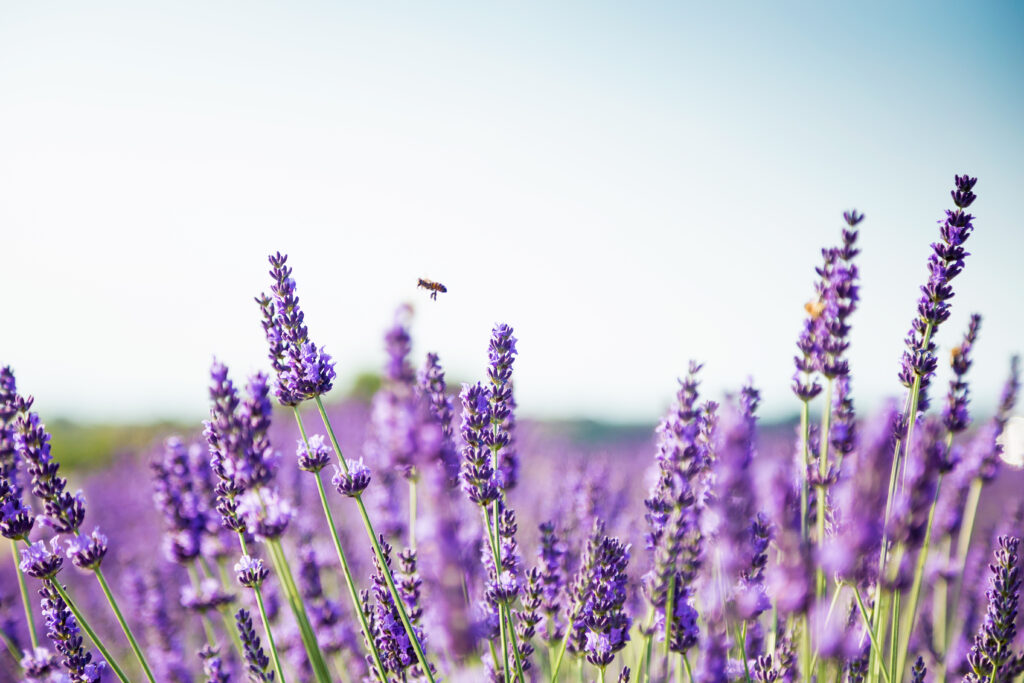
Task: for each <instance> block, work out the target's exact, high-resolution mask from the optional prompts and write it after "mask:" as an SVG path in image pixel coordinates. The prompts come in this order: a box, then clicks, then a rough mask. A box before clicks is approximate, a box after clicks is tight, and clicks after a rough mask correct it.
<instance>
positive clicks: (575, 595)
mask: <svg viewBox="0 0 1024 683" xmlns="http://www.w3.org/2000/svg"><path fill="white" fill-rule="evenodd" d="M628 564H629V546H628V545H625V544H623V543H622V542H621V541H619V539H617V538H612V537H610V536H608V535H606V534H605V525H604V523H603V522H601V521H600V520H595V521H594V528H593V530H592V531H591V534H590V538H589V540H588V542H587V547H586V550H585V551H584V555H583V559H582V560H581V562H580V567H579V569H578V570H577V572H576V575H575V576H574V577H573V582H572V589H571V593H572V599H573V604H572V614H573V615H574V619H573V621H572V623H571V638H570V640H569V651H570V652H572V653H574V654H585V655H586V657H587V660H588V661H589V662H590V663H592V664H594V665H595V666H598V667H605V666H608V664H610V663H611V662H612V660H613V659H614V657H615V654H616V653H617V652H619V651H620V650H622V649H623V648H624V647H626V643H627V642H628V641H629V629H630V626H631V625H632V619H631V618H630V617H629V616H628V615H627V614H626V612H625V609H624V605H625V601H626V583H627V577H626V567H627V565H628Z"/></svg>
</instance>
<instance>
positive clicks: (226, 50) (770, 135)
mask: <svg viewBox="0 0 1024 683" xmlns="http://www.w3.org/2000/svg"><path fill="white" fill-rule="evenodd" d="M556 5H557V6H556ZM821 5H828V7H825V6H817V5H811V4H808V3H792V4H790V3H757V2H751V3H700V4H699V5H695V6H693V7H685V6H683V5H681V4H676V3H672V4H664V5H663V4H658V3H643V2H641V3H598V2H579V3H529V2H524V3H514V4H513V5H508V4H493V5H492V4H490V3H458V4H453V3H440V4H438V3H390V2H386V3H363V4H361V5H355V4H349V3H341V2H293V3H262V2H245V3H237V4H231V3H221V2H209V3H172V2H147V3H135V2H123V3H118V2H102V1H100V2H90V3H56V2H54V3H50V2H33V3H13V2H11V3H3V4H0V268H2V271H0V277H2V283H3V296H2V306H3V312H2V315H0V363H7V364H11V365H13V366H14V368H15V370H16V372H17V375H18V379H19V384H20V386H21V387H22V388H23V389H24V390H25V391H28V392H30V393H33V394H35V395H36V397H37V401H38V405H39V407H40V408H41V409H42V410H43V412H44V414H49V415H51V416H53V415H67V416H72V417H77V418H83V419H104V420H106V419H146V418H150V417H154V416H175V417H184V418H195V417H199V416H201V415H202V414H203V413H204V412H205V411H206V402H205V386H206V371H207V368H208V365H209V362H210V359H211V356H213V355H214V354H216V355H217V356H218V357H219V358H221V359H223V360H224V361H226V362H228V363H229V365H231V366H232V367H233V368H234V369H235V371H236V372H237V373H238V374H239V375H241V374H242V373H247V372H250V371H252V370H255V369H258V368H264V367H265V365H266V363H265V358H264V354H265V349H264V341H263V339H262V336H261V330H260V327H259V313H258V310H257V307H256V306H255V304H254V303H253V302H252V297H253V296H254V295H256V294H258V293H259V292H260V291H261V290H263V289H264V288H266V287H267V284H268V278H267V276H266V268H267V265H266V260H265V259H266V255H267V254H268V253H269V252H272V251H275V250H281V251H286V252H288V253H289V254H291V261H290V262H291V263H292V265H293V266H294V267H295V274H296V279H297V282H298V286H299V293H300V296H301V298H302V301H303V303H304V307H305V310H306V314H307V321H308V322H309V325H310V329H311V332H312V335H313V337H314V339H315V340H316V341H317V342H318V343H320V344H324V345H326V346H327V348H328V350H329V351H330V352H331V353H333V354H334V355H335V356H336V358H337V359H338V361H339V364H338V367H339V372H340V375H341V380H340V383H339V384H340V385H341V386H345V385H346V384H348V383H349V382H350V381H351V379H352V378H353V377H354V375H355V374H356V373H357V372H359V371H363V370H367V369H374V368H377V367H379V366H380V365H381V363H382V361H383V350H382V342H381V335H382V333H383V330H384V328H385V327H386V325H387V324H388V322H389V321H390V319H391V316H392V312H393V310H394V309H395V307H396V306H397V305H398V304H399V303H401V302H403V301H412V302H413V303H414V305H415V308H416V317H415V324H414V336H415V342H416V349H415V352H416V354H417V358H421V357H422V354H423V353H424V352H425V351H427V350H436V351H437V352H439V353H440V354H441V357H442V361H443V362H444V363H445V365H446V366H447V367H448V368H449V371H450V373H451V375H452V376H454V377H457V378H460V379H469V378H477V377H480V376H482V373H483V368H484V364H485V362H486V344H487V338H488V334H489V331H490V328H491V326H492V324H493V323H495V322H496V321H504V322H508V323H510V324H511V325H513V326H514V327H515V329H516V333H517V336H518V337H519V340H520V343H519V349H520V352H521V355H520V358H519V361H518V362H517V366H516V381H517V391H518V399H519V403H520V405H521V406H522V410H523V411H524V412H525V413H527V414H530V415H534V416H540V415H552V416H592V417H597V418H609V419H617V420H635V419H643V420H653V419H654V418H656V417H657V415H658V414H659V413H660V412H661V411H662V409H663V408H664V407H665V406H666V405H667V404H668V402H669V401H670V399H671V396H672V394H673V392H674V390H675V387H676V383H675V378H676V376H678V375H679V374H680V373H682V372H684V371H685V367H686V361H687V359H689V358H691V357H693V358H699V359H702V360H703V361H705V362H706V364H707V369H706V375H705V376H706V387H707V388H708V390H709V391H712V392H716V391H721V390H725V389H727V388H734V387H736V386H737V385H738V383H739V382H741V381H742V380H743V379H744V378H745V377H747V376H748V375H752V376H753V377H754V379H755V381H756V382H757V383H758V384H759V385H760V386H761V387H762V389H763V391H764V394H765V397H766V413H767V414H769V415H781V414H785V413H787V412H789V411H792V410H794V409H795V406H794V401H793V399H792V398H791V395H790V394H789V390H788V384H789V377H790V375H791V372H792V362H791V359H792V355H793V349H794V347H793V341H794V338H795V335H796V333H797V331H798V328H799V324H800V319H801V316H802V314H803V311H802V306H803V304H804V302H805V301H806V300H807V299H808V298H810V295H811V286H812V280H813V270H812V269H813V267H814V265H815V264H816V263H817V260H818V250H819V248H820V247H821V246H823V245H825V244H828V243H832V242H834V241H835V239H836V238H837V236H838V232H839V227H840V223H841V213H842V211H843V210H844V209H847V208H850V207H857V208H858V209H860V210H862V211H863V212H865V213H866V214H867V220H866V221H865V222H864V224H863V235H862V248H863V253H862V257H861V269H862V276H863V289H862V297H863V298H862V307H861V309H860V311H858V313H857V314H856V317H855V319H854V325H855V327H854V334H853V343H854V347H853V352H852V355H851V358H852V361H851V362H852V366H853V369H854V387H855V391H856V396H857V399H858V401H859V403H860V405H861V406H867V405H870V404H871V403H872V402H874V401H876V400H877V399H879V398H880V397H881V396H884V395H890V394H896V393H898V392H899V390H900V388H899V386H898V384H897V382H896V379H895V373H896V369H897V363H898V358H899V354H900V349H901V342H902V338H903V335H904V333H905V332H906V329H907V327H908V325H909V323H910V320H911V317H912V315H913V311H914V302H915V298H916V296H917V289H916V288H917V286H918V284H919V283H920V282H921V281H923V279H924V277H925V266H924V263H925V259H926V257H927V254H928V244H929V242H930V241H932V240H934V239H936V237H937V226H936V220H937V219H939V218H940V217H941V216H942V212H943V210H944V209H945V208H947V207H948V206H949V205H950V201H949V194H948V192H949V189H950V187H951V183H952V178H953V175H954V173H963V172H965V171H966V172H969V173H971V174H973V175H977V176H979V177H980V181H979V184H978V187H977V193H978V195H979V199H978V201H977V202H976V204H975V207H974V210H975V213H976V215H977V217H978V218H977V221H976V225H977V232H976V234H975V236H974V237H973V238H972V239H971V241H970V243H969V244H970V251H971V252H972V256H971V257H970V259H969V261H968V265H967V269H966V271H965V272H964V274H963V275H962V276H961V277H960V278H959V279H958V280H957V281H956V289H957V296H956V299H955V308H954V311H955V312H954V316H953V318H952V319H951V321H950V323H949V324H948V325H947V326H946V327H945V328H944V330H943V332H942V333H941V334H940V336H939V338H938V342H939V344H940V346H941V347H942V348H943V349H944V350H945V349H948V348H949V347H950V346H952V345H953V344H954V343H955V341H956V337H957V336H959V334H960V333H961V330H962V329H963V326H964V324H965V321H966V318H967V315H968V313H969V312H972V311H979V312H981V313H982V314H983V315H984V316H985V320H984V323H983V329H982V332H981V337H980V341H979V344H978V346H977V351H978V357H977V361H976V365H975V370H974V371H973V376H974V378H975V385H974V386H975V391H976V396H977V401H978V403H979V404H980V405H982V406H983V407H984V406H990V405H991V404H992V402H993V396H994V394H996V393H997V392H998V387H999V384H1000V382H1001V381H1002V378H1003V376H1004V374H1005V368H1006V365H1007V362H1008V358H1009V356H1010V354H1011V353H1013V352H1014V351H1018V350H1021V349H1022V348H1024V324H1022V319H1021V314H1022V310H1024V306H1022V298H1021V291H1022V285H1024V275H1022V270H1021V267H1020V259H1021V254H1022V253H1024V233H1022V230H1021V222H1020V221H1021V215H1022V212H1021V204H1020V200H1021V198H1022V192H1021V188H1022V187H1024V161H1022V159H1024V126H1022V125H1021V121H1022V120H1024V41H1021V40H1020V35H1021V34H1022V33H1024V10H1022V9H1021V7H1022V6H1021V5H1020V4H1017V3H1005V4H1002V5H1000V4H999V3H986V4H985V9H982V8H981V5H977V6H970V5H967V6H965V5H963V3H957V4H953V3H928V4H927V9H924V7H925V6H924V5H922V6H921V7H914V6H913V5H905V6H901V7H899V8H897V7H892V6H890V4H889V3H884V4H883V3H879V4H874V3H868V4H862V3H856V4H853V5H849V6H843V7H840V6H838V4H835V3H822V4H821ZM712 6H713V7H712ZM417 277H430V278H434V279H438V280H440V281H442V282H444V283H445V284H446V285H447V286H448V288H449V293H448V294H446V295H442V296H441V297H440V298H439V300H438V301H437V302H436V303H435V302H432V301H430V300H429V299H428V298H427V297H426V294H425V293H423V292H421V291H416V290H415V289H414V285H415V283H416V278H417ZM943 358H945V354H944V353H943ZM940 391H942V387H941V385H939V386H937V388H936V393H938V392H940Z"/></svg>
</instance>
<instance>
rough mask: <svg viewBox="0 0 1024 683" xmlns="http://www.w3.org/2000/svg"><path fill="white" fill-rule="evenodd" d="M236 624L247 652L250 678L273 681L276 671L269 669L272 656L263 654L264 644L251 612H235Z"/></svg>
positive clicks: (258, 682) (257, 681)
mask: <svg viewBox="0 0 1024 683" xmlns="http://www.w3.org/2000/svg"><path fill="white" fill-rule="evenodd" d="M235 624H237V625H238V635H239V637H240V638H241V639H242V649H243V651H244V652H245V664H246V667H247V669H248V671H249V680H250V681H251V682H252V683H272V681H273V680H274V672H273V671H272V670H268V669H269V667H270V658H269V657H267V656H266V655H265V654H263V646H262V645H261V644H260V637H259V636H258V635H257V634H256V630H255V629H254V628H253V626H252V617H250V616H249V612H247V611H246V610H244V609H240V610H238V611H237V612H236V613H235Z"/></svg>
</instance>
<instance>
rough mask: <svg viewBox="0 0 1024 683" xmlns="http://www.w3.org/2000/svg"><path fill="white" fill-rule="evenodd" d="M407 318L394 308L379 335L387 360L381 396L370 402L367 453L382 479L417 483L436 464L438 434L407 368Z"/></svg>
mask: <svg viewBox="0 0 1024 683" xmlns="http://www.w3.org/2000/svg"><path fill="white" fill-rule="evenodd" d="M409 314H410V309H409V308H408V307H407V306H403V307H401V308H399V309H398V311H397V312H396V314H395V322H394V324H393V325H392V327H391V328H390V329H389V330H388V331H387V333H386V334H385V336H384V341H385V348H386V350H387V357H388V360H387V362H386V364H385V366H384V375H383V378H382V384H381V388H380V391H378V392H377V393H376V394H375V395H374V397H373V405H372V408H371V413H370V436H369V439H368V442H367V445H366V454H367V457H368V458H369V459H370V460H371V461H372V462H374V463H379V465H380V466H381V467H383V472H382V477H383V478H390V477H391V475H392V473H395V474H398V475H401V476H402V477H405V478H406V479H410V480H417V479H419V477H420V474H421V473H422V472H423V471H424V470H425V469H426V468H427V467H429V466H434V465H436V464H437V463H438V462H439V454H440V452H441V447H442V440H443V434H442V426H441V425H440V424H439V422H438V421H437V419H436V418H435V416H434V414H433V413H432V412H431V408H430V405H429V402H428V398H427V397H426V396H424V395H423V394H422V392H421V391H419V389H418V387H417V384H416V372H415V370H414V369H413V367H412V365H411V364H410V363H409V352H410V350H411V348H412V338H411V337H410V336H409V330H408V317H409ZM387 483H389V482H387V481H385V484H387Z"/></svg>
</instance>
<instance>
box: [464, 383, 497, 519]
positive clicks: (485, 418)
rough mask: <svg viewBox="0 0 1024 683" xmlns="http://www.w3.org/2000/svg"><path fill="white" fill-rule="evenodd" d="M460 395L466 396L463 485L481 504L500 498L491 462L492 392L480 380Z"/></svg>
mask: <svg viewBox="0 0 1024 683" xmlns="http://www.w3.org/2000/svg"><path fill="white" fill-rule="evenodd" d="M459 398H460V399H461V400H462V422H461V425H460V429H461V430H462V442H463V444H464V445H463V447H462V470H461V478H462V489H463V490H464V491H465V492H466V495H468V496H469V499H470V500H471V501H473V502H474V503H476V504H477V505H480V506H487V505H490V504H491V503H493V502H494V501H495V500H497V498H498V495H499V488H498V482H497V477H496V476H495V473H494V468H493V467H492V466H491V450H490V448H489V443H490V440H491V433H490V425H491V405H490V402H489V401H488V392H487V390H486V389H484V387H483V386H482V385H481V384H480V383H479V382H477V383H476V384H473V385H469V384H464V385H463V386H462V393H461V394H460V396H459Z"/></svg>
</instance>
